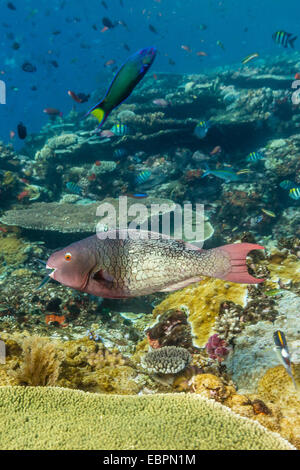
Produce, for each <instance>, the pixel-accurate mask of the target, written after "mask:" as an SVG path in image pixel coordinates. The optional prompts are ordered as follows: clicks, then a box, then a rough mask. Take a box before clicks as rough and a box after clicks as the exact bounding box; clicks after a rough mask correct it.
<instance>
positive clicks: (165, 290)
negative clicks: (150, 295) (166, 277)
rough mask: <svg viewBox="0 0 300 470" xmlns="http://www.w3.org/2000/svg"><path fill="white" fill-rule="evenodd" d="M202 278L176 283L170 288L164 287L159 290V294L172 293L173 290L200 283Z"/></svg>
mask: <svg viewBox="0 0 300 470" xmlns="http://www.w3.org/2000/svg"><path fill="white" fill-rule="evenodd" d="M202 279H203V277H193V278H191V279H186V280H185V281H181V282H177V283H176V284H172V285H171V286H168V287H165V288H164V289H161V290H160V291H159V292H173V291H175V290H179V289H183V288H184V287H186V286H189V285H190V284H192V283H194V282H199V281H202Z"/></svg>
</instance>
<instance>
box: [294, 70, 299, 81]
mask: <svg viewBox="0 0 300 470" xmlns="http://www.w3.org/2000/svg"><path fill="white" fill-rule="evenodd" d="M295 79H296V80H300V73H299V72H298V73H296V74H295Z"/></svg>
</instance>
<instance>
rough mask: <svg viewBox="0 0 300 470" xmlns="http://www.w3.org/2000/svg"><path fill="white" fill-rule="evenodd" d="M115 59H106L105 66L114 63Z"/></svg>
mask: <svg viewBox="0 0 300 470" xmlns="http://www.w3.org/2000/svg"><path fill="white" fill-rule="evenodd" d="M115 63H116V61H115V60H114V59H110V60H107V61H106V62H105V64H104V66H105V67H109V66H110V65H113V64H115Z"/></svg>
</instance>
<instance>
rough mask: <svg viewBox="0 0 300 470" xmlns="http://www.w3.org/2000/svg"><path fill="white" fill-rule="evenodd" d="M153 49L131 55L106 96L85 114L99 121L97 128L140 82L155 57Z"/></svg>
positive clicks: (147, 48) (148, 48)
mask: <svg viewBox="0 0 300 470" xmlns="http://www.w3.org/2000/svg"><path fill="white" fill-rule="evenodd" d="M156 52H157V50H156V48H155V47H146V48H145V49H141V50H139V51H137V52H136V53H135V54H133V55H132V56H131V57H129V59H128V60H127V62H125V64H124V65H122V67H121V68H120V70H119V71H118V72H117V74H116V76H115V78H114V79H113V81H112V83H111V85H110V87H109V88H108V90H107V92H106V95H105V97H104V99H103V100H102V101H100V102H99V103H97V104H96V105H95V106H94V107H93V108H92V109H90V110H89V111H88V113H87V114H86V116H87V115H89V114H92V115H93V116H95V117H96V118H97V119H98V121H99V126H98V128H100V127H102V125H103V124H104V122H105V120H106V119H107V117H108V115H109V113H110V112H111V111H112V110H113V109H114V108H116V107H117V106H119V104H121V103H122V102H123V101H125V100H126V99H127V98H128V96H129V95H130V94H131V92H132V90H133V89H134V88H135V87H136V85H137V84H138V83H139V82H140V81H141V80H142V78H143V77H144V75H145V74H146V72H147V71H148V70H149V68H150V66H151V64H152V63H153V61H154V59H155V56H156Z"/></svg>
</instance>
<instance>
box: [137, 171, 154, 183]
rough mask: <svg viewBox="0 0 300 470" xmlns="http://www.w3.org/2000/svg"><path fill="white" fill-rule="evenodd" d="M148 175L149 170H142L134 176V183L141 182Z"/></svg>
mask: <svg viewBox="0 0 300 470" xmlns="http://www.w3.org/2000/svg"><path fill="white" fill-rule="evenodd" d="M150 176H151V171H150V170H144V171H142V172H141V173H139V174H138V175H137V176H136V178H135V183H136V184H143V183H145V182H146V181H147V180H148V179H149V178H150Z"/></svg>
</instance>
